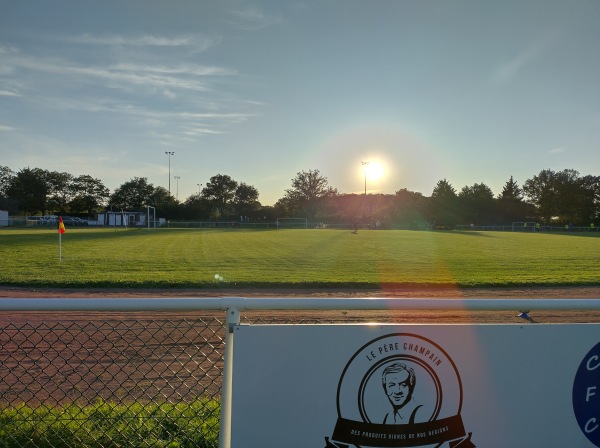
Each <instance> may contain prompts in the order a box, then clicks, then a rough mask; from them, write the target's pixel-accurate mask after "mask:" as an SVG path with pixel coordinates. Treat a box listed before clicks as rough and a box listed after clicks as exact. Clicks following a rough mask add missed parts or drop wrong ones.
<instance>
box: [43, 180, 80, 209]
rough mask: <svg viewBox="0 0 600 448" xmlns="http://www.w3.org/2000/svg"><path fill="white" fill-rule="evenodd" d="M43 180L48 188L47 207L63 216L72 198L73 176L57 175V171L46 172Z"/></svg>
mask: <svg viewBox="0 0 600 448" xmlns="http://www.w3.org/2000/svg"><path fill="white" fill-rule="evenodd" d="M45 180H46V184H47V186H48V193H49V194H48V198H47V206H48V208H49V209H50V210H54V211H58V212H59V214H61V215H63V214H65V212H66V211H67V206H68V204H69V202H70V201H71V199H72V197H73V190H72V183H73V175H72V174H69V173H59V172H58V171H46V172H45Z"/></svg>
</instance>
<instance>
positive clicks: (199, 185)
mask: <svg viewBox="0 0 600 448" xmlns="http://www.w3.org/2000/svg"><path fill="white" fill-rule="evenodd" d="M196 185H198V196H200V187H201V186H202V184H196Z"/></svg>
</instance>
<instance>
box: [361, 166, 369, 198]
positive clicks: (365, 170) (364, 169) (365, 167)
mask: <svg viewBox="0 0 600 448" xmlns="http://www.w3.org/2000/svg"><path fill="white" fill-rule="evenodd" d="M361 163H362V166H363V167H364V168H363V171H364V172H365V198H366V197H367V166H368V165H369V162H361Z"/></svg>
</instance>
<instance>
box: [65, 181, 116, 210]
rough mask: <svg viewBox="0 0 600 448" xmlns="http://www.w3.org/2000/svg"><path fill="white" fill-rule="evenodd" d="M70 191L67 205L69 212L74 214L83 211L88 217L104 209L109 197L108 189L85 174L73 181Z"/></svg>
mask: <svg viewBox="0 0 600 448" xmlns="http://www.w3.org/2000/svg"><path fill="white" fill-rule="evenodd" d="M71 191H72V194H73V198H72V199H71V202H70V203H69V207H70V208H71V210H72V211H74V212H76V213H79V212H81V211H83V210H85V211H87V213H88V215H92V214H93V213H94V211H96V210H98V209H100V208H101V207H104V206H105V205H106V202H107V201H108V198H109V197H110V191H109V190H108V188H106V187H105V186H104V184H102V182H101V181H100V180H99V179H94V178H93V177H92V176H89V175H87V174H83V175H81V176H79V177H76V178H75V179H73V182H72V183H71Z"/></svg>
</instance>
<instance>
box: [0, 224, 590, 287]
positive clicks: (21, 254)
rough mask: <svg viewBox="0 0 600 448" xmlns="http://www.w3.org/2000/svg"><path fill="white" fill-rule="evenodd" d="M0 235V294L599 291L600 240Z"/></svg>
mask: <svg viewBox="0 0 600 448" xmlns="http://www.w3.org/2000/svg"><path fill="white" fill-rule="evenodd" d="M58 243H59V241H58V234H57V232H56V231H49V230H37V229H36V230H3V231H1V232H0V254H1V259H2V265H3V267H2V269H1V272H0V284H1V285H5V286H29V287H32V286H37V287H74V288H75V287H77V288H90V287H134V288H218V287H333V288H335V287H354V288H372V287H385V286H386V285H387V286H392V285H417V286H425V285H457V286H467V287H468V286H520V285H522V286H533V285H544V286H553V285H599V284H600V234H598V233H582V234H545V233H523V232H514V233H513V232H456V231H453V232H419V231H401V230H399V231H360V232H358V234H353V233H352V232H350V231H342V230H320V229H299V230H269V231H259V230H229V229H224V230H219V229H204V230H198V229H195V230H181V229H158V230H151V231H147V230H146V229H117V230H114V229H68V230H67V233H65V234H64V235H63V236H62V250H61V252H62V261H59V244H58Z"/></svg>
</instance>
